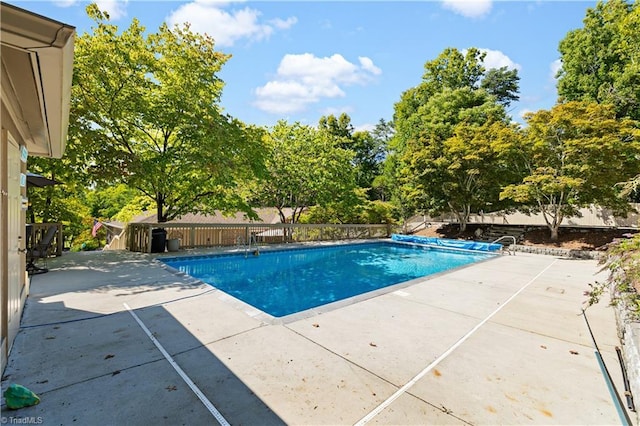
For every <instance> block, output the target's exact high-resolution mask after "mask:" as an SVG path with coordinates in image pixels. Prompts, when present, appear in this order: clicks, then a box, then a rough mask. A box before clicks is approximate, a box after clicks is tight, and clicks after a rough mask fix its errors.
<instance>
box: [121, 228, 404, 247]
mask: <svg viewBox="0 0 640 426" xmlns="http://www.w3.org/2000/svg"><path fill="white" fill-rule="evenodd" d="M159 229H164V230H165V231H166V238H167V240H169V239H178V240H180V243H179V244H180V248H199V247H223V246H236V245H246V244H248V243H249V242H251V244H259V245H260V244H279V243H294V242H296V243H297V242H306V241H334V240H345V239H366V238H386V237H389V236H391V233H392V231H393V230H394V229H393V227H392V225H390V224H386V225H385V224H383V225H368V224H364V225H363V224H349V225H332V224H290V223H277V224H201V223H197V224H185V223H176V224H171V223H130V224H129V225H127V229H126V240H127V249H128V250H129V251H136V252H146V253H150V252H151V246H152V241H153V238H154V230H155V232H158V231H157V230H159Z"/></svg>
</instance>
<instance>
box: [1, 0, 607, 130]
mask: <svg viewBox="0 0 640 426" xmlns="http://www.w3.org/2000/svg"><path fill="white" fill-rule="evenodd" d="M8 3H10V4H13V5H16V6H19V7H22V8H24V9H27V10H30V11H32V12H35V13H38V14H41V15H44V16H47V17H50V18H53V19H56V20H58V21H61V22H63V23H65V24H69V25H73V26H75V27H76V29H77V32H78V34H82V33H84V32H88V31H90V30H91V25H92V24H93V22H92V21H91V20H89V19H88V18H87V17H86V14H85V11H84V9H85V6H86V5H87V2H81V1H75V0H56V1H16V0H9V1H8ZM97 3H98V4H99V5H100V7H101V9H103V10H106V11H108V12H109V14H110V16H111V18H112V19H111V20H112V23H114V24H116V25H118V26H119V28H121V29H124V28H127V27H128V26H129V24H130V22H131V19H133V18H134V17H135V18H137V19H138V20H139V21H140V22H141V23H142V24H143V25H144V26H146V28H147V30H148V31H155V30H156V29H157V28H158V26H159V25H160V24H161V23H162V22H168V23H169V24H171V25H173V24H179V23H183V22H190V23H191V28H192V30H194V31H198V32H203V33H207V34H209V35H211V36H213V37H214V38H215V40H216V47H217V49H218V50H220V51H222V52H224V53H229V54H231V55H232V57H231V59H230V60H229V61H228V62H227V63H226V64H225V65H224V67H223V69H222V71H221V73H220V77H221V78H222V79H223V80H224V81H225V84H226V85H225V88H224V91H223V97H222V107H223V108H224V110H225V111H226V112H227V113H229V114H231V115H232V116H234V117H237V118H239V119H241V120H242V121H244V122H246V123H251V124H257V125H266V126H270V125H273V124H275V122H276V121H278V120H280V119H285V120H287V121H289V122H294V121H299V122H301V123H305V124H311V125H315V124H317V123H318V120H319V118H320V117H321V116H323V115H328V114H335V115H338V114H340V113H342V112H346V113H347V114H349V116H350V117H351V122H352V124H353V125H354V126H355V127H356V129H371V128H372V127H373V126H374V125H375V124H376V123H377V122H378V121H379V120H380V119H381V118H383V119H385V120H391V119H392V118H393V110H394V104H395V103H396V102H397V101H398V100H399V99H400V96H401V94H402V92H404V91H405V90H407V89H409V88H411V87H413V86H416V85H417V84H419V83H420V80H421V77H422V74H423V69H424V68H423V66H424V64H425V62H427V61H430V60H433V59H435V58H436V57H437V56H438V55H439V54H440V53H441V52H442V51H443V50H444V49H446V48H447V47H455V48H457V49H460V50H463V49H467V48H469V47H477V48H480V49H484V50H486V51H487V57H486V59H485V66H486V67H487V68H491V67H500V66H504V65H506V66H509V67H510V68H514V67H515V68H517V69H518V73H519V75H520V101H519V102H517V103H515V104H512V105H511V107H510V111H509V112H510V114H511V116H512V117H513V118H514V119H516V120H518V121H520V117H521V115H522V114H523V113H524V112H527V111H537V110H540V109H549V108H551V107H552V106H553V105H554V103H555V101H556V98H557V92H556V85H555V80H554V74H555V71H556V70H557V69H558V67H559V66H560V63H559V53H558V43H559V42H560V40H562V39H563V38H564V37H565V35H566V33H567V32H568V31H571V30H573V29H576V28H581V27H582V20H583V19H584V17H585V14H586V11H587V9H588V8H590V7H594V6H595V5H596V2H595V1H491V0H476V1H473V0H469V1H455V0H445V1H408V2H397V1H394V2H391V1H280V2H271V1H257V2H235V1H227V2H222V1H212V0H196V1H142V0H129V1H113V0H110V1H103V0H101V1H98V2H97Z"/></svg>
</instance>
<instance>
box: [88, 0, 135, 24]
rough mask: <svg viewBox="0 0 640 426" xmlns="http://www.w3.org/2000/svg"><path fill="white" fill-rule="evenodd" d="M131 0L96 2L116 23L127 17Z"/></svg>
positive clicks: (99, 0) (102, 0) (97, 0)
mask: <svg viewBox="0 0 640 426" xmlns="http://www.w3.org/2000/svg"><path fill="white" fill-rule="evenodd" d="M128 2H129V0H96V2H95V3H96V5H97V6H98V9H100V10H101V11H103V12H107V13H108V14H109V19H111V20H113V21H115V20H118V19H120V18H123V17H125V16H127V3H128Z"/></svg>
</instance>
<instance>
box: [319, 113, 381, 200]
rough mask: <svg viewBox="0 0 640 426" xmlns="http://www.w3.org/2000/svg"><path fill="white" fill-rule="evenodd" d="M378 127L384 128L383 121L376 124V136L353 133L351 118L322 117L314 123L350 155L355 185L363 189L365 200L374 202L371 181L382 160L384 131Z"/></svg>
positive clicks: (347, 116)
mask: <svg viewBox="0 0 640 426" xmlns="http://www.w3.org/2000/svg"><path fill="white" fill-rule="evenodd" d="M379 126H387V124H386V123H385V122H384V120H381V123H378V127H377V129H378V133H375V132H368V131H356V130H355V129H354V127H353V125H352V124H351V118H350V117H349V115H347V114H346V113H342V114H340V116H339V117H336V116H334V115H329V116H322V117H321V118H320V120H319V122H318V129H319V130H322V131H326V132H329V133H330V134H331V135H333V136H334V137H335V138H337V139H336V140H337V141H338V143H339V146H340V147H341V148H344V149H349V150H351V151H353V152H354V157H353V160H352V166H353V167H354V169H355V179H356V185H357V186H359V187H360V188H364V189H365V190H366V192H367V194H368V195H367V198H369V199H372V198H375V194H374V192H373V191H371V188H372V186H373V181H374V179H375V178H376V176H378V175H379V174H380V173H381V167H382V160H383V159H384V153H385V149H386V139H385V138H384V134H383V133H384V131H385V130H384V129H383V127H379Z"/></svg>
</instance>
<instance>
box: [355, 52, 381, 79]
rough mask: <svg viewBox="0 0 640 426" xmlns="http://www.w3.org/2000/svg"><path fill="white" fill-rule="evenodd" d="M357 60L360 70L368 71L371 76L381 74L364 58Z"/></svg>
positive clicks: (360, 57) (378, 69) (370, 61)
mask: <svg viewBox="0 0 640 426" xmlns="http://www.w3.org/2000/svg"><path fill="white" fill-rule="evenodd" d="M358 60H359V61H360V65H361V66H362V69H364V70H367V71H369V72H370V73H371V74H373V75H380V74H382V70H381V69H380V68H378V67H376V66H375V65H373V61H372V60H371V59H369V58H367V57H366V56H359V57H358Z"/></svg>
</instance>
